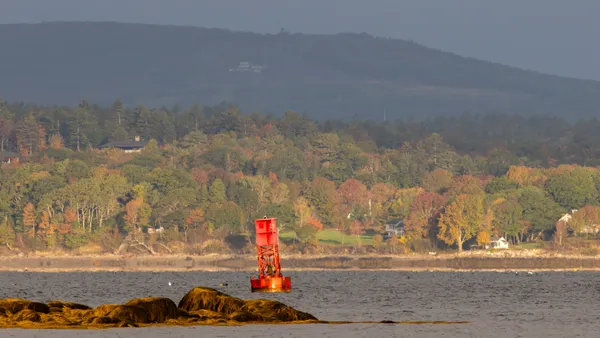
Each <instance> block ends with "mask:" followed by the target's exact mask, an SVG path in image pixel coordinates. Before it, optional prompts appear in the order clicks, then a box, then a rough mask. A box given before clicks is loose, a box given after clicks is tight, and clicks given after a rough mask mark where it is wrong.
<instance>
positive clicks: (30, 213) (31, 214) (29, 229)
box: [23, 203, 36, 238]
mask: <svg viewBox="0 0 600 338" xmlns="http://www.w3.org/2000/svg"><path fill="white" fill-rule="evenodd" d="M23 226H24V227H25V232H26V233H27V234H29V235H30V236H31V237H32V238H33V237H35V233H36V231H35V230H36V229H35V228H36V221H35V209H34V206H33V204H32V203H27V204H26V205H25V208H23Z"/></svg>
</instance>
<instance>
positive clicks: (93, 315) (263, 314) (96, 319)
mask: <svg viewBox="0 0 600 338" xmlns="http://www.w3.org/2000/svg"><path fill="white" fill-rule="evenodd" d="M314 320H316V318H315V317H313V316H312V315H310V314H307V313H305V312H302V311H298V310H296V309H294V308H292V307H290V306H287V305H285V304H283V303H280V302H277V301H273V300H264V299H259V300H247V301H244V300H242V299H239V298H236V297H232V296H229V295H226V294H224V293H222V292H220V291H217V290H215V289H211V288H204V287H196V288H193V289H192V290H190V291H189V292H188V293H187V294H186V295H185V296H184V297H183V298H182V299H181V301H180V302H179V304H178V305H175V303H174V302H173V301H172V300H171V299H168V298H160V297H155V298H137V299H131V300H130V301H128V302H126V303H125V304H105V305H100V306H98V307H96V308H90V307H89V306H86V305H82V304H77V303H70V302H62V301H52V302H49V303H48V304H43V303H38V302H32V301H29V300H25V299H19V298H11V299H4V300H0V328H2V327H21V328H73V327H95V328H108V327H138V326H150V325H154V324H163V325H226V324H241V323H265V322H288V323H291V322H310V321H314Z"/></svg>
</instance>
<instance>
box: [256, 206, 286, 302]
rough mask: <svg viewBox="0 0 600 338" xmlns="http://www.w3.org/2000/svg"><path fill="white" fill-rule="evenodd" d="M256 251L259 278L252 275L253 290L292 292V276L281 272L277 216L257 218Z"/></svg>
mask: <svg viewBox="0 0 600 338" xmlns="http://www.w3.org/2000/svg"><path fill="white" fill-rule="evenodd" d="M254 224H255V226H256V251H257V254H258V273H259V275H258V279H256V278H254V276H252V277H250V286H251V288H252V292H290V291H292V281H291V279H290V277H284V276H283V275H282V274H281V265H280V263H279V237H278V236H277V227H276V221H275V218H263V219H257V220H256V221H255V222H254Z"/></svg>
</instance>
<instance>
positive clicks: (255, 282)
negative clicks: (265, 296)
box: [250, 276, 292, 292]
mask: <svg viewBox="0 0 600 338" xmlns="http://www.w3.org/2000/svg"><path fill="white" fill-rule="evenodd" d="M250 287H251V291H252V292H290V291H292V280H291V278H290V277H283V276H282V277H263V278H259V279H255V278H254V277H252V278H251V279H250Z"/></svg>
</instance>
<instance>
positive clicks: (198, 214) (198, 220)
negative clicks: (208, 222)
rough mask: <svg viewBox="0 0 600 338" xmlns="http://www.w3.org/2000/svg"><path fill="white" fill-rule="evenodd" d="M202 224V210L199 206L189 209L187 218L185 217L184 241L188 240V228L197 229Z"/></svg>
mask: <svg viewBox="0 0 600 338" xmlns="http://www.w3.org/2000/svg"><path fill="white" fill-rule="evenodd" d="M202 224H204V211H202V209H200V208H195V209H192V210H190V212H189V214H188V216H187V218H186V219H185V226H184V231H183V235H184V238H185V242H186V243H187V241H188V237H187V233H188V231H189V229H198V228H199V227H200V226H201V225H202Z"/></svg>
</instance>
